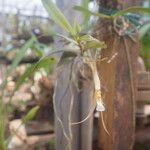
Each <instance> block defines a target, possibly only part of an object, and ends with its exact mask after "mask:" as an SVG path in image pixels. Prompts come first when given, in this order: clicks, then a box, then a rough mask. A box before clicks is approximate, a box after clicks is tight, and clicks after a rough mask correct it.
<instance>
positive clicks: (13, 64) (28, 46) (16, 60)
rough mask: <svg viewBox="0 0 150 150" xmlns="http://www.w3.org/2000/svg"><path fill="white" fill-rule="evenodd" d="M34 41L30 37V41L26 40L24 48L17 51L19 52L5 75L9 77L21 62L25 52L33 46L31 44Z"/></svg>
mask: <svg viewBox="0 0 150 150" xmlns="http://www.w3.org/2000/svg"><path fill="white" fill-rule="evenodd" d="M34 41H35V38H34V37H32V38H31V39H30V40H28V41H27V42H26V43H25V44H24V46H23V47H22V48H21V49H20V50H19V52H18V53H17V56H16V58H15V59H14V61H13V62H12V64H11V65H10V67H9V69H8V72H7V75H10V74H11V73H12V71H13V70H14V69H15V68H16V67H17V65H18V64H19V62H20V61H21V60H22V58H23V57H24V55H25V53H26V51H27V50H28V48H30V47H31V46H32V44H33V42H34Z"/></svg>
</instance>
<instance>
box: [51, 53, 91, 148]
mask: <svg viewBox="0 0 150 150" xmlns="http://www.w3.org/2000/svg"><path fill="white" fill-rule="evenodd" d="M64 55H66V54H65V53H64ZM65 57H66V56H65ZM62 60H63V61H62V62H61V63H60V66H59V67H58V72H57V79H56V80H57V83H56V86H55V90H54V91H55V94H54V104H55V109H56V114H57V116H58V117H59V118H60V119H61V121H62V124H61V123H60V121H59V120H58V118H57V116H56V117H55V135H56V150H66V148H67V145H68V144H69V141H68V140H67V138H66V136H65V134H67V136H68V137H69V138H70V137H71V135H72V140H71V147H70V148H71V150H91V149H92V126H93V118H92V116H91V117H90V118H89V119H88V120H86V121H85V122H84V123H82V124H78V125H74V126H70V123H71V122H78V121H80V120H83V119H84V118H86V116H87V115H88V113H89V111H90V108H91V105H92V98H93V93H94V92H93V89H94V88H93V87H94V85H93V79H92V72H91V70H90V68H88V67H87V65H85V64H84V63H83V61H82V60H81V58H78V57H66V58H63V56H62ZM80 70H82V71H84V72H85V76H86V77H87V78H84V77H83V76H82V74H81V72H80ZM72 102H73V104H72ZM71 108H72V110H70V109H71ZM70 121H71V122H70ZM62 126H63V128H64V132H63V130H62ZM70 127H71V128H70ZM70 131H71V132H70ZM69 140H70V139H69Z"/></svg>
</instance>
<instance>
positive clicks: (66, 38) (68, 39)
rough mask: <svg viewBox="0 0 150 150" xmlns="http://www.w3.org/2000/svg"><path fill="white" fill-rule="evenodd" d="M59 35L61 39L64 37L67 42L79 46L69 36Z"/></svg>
mask: <svg viewBox="0 0 150 150" xmlns="http://www.w3.org/2000/svg"><path fill="white" fill-rule="evenodd" d="M57 35H58V36H60V37H62V38H64V39H65V40H67V41H68V42H70V43H74V44H76V45H78V43H77V42H76V41H75V40H73V39H71V38H68V37H67V36H64V35H62V34H57Z"/></svg>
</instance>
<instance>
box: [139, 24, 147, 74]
mask: <svg viewBox="0 0 150 150" xmlns="http://www.w3.org/2000/svg"><path fill="white" fill-rule="evenodd" d="M139 33H140V42H141V49H140V55H141V56H142V58H143V59H144V62H145V65H146V69H147V70H149V71H150V23H147V24H145V25H143V26H142V27H141V28H140V30H139Z"/></svg>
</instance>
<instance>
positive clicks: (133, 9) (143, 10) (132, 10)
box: [112, 6, 150, 18]
mask: <svg viewBox="0 0 150 150" xmlns="http://www.w3.org/2000/svg"><path fill="white" fill-rule="evenodd" d="M126 13H148V14H150V8H145V7H141V6H133V7H129V8H127V9H124V10H120V11H118V12H117V13H115V14H113V15H112V17H113V18H116V17H118V16H122V15H124V14H126Z"/></svg>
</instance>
